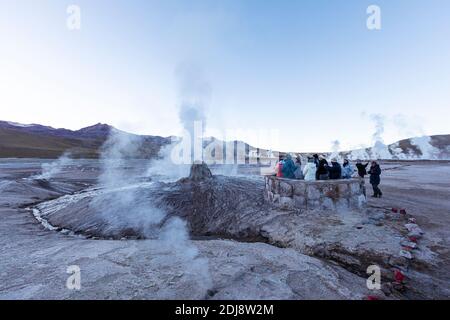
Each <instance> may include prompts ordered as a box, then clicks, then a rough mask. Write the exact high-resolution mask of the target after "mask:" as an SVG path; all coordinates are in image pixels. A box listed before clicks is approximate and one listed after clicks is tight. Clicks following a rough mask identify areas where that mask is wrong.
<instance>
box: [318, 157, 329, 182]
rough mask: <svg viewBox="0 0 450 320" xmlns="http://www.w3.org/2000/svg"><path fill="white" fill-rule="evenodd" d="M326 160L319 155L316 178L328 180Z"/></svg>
mask: <svg viewBox="0 0 450 320" xmlns="http://www.w3.org/2000/svg"><path fill="white" fill-rule="evenodd" d="M328 168H329V166H328V161H327V159H325V157H324V156H320V157H319V167H318V168H317V173H316V176H317V177H318V179H317V180H329V179H330V176H329V172H328Z"/></svg>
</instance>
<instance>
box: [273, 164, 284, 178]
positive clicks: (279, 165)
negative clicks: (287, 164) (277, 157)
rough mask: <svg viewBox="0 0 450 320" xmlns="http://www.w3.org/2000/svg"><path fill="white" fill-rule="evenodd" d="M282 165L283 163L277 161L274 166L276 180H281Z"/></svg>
mask: <svg viewBox="0 0 450 320" xmlns="http://www.w3.org/2000/svg"><path fill="white" fill-rule="evenodd" d="M283 163H284V161H278V163H277V164H276V165H275V173H276V175H277V177H278V178H283Z"/></svg>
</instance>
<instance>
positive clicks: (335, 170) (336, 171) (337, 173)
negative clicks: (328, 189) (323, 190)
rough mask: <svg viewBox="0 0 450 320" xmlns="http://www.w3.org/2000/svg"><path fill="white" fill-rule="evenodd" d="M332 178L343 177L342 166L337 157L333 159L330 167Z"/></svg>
mask: <svg viewBox="0 0 450 320" xmlns="http://www.w3.org/2000/svg"><path fill="white" fill-rule="evenodd" d="M328 171H329V173H330V179H331V180H338V179H341V178H342V168H341V165H340V164H339V163H338V162H337V160H336V159H332V160H331V167H329V168H328Z"/></svg>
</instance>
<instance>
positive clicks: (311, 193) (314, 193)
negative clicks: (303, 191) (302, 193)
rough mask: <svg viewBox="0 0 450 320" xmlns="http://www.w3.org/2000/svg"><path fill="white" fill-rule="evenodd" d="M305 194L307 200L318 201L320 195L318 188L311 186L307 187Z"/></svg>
mask: <svg viewBox="0 0 450 320" xmlns="http://www.w3.org/2000/svg"><path fill="white" fill-rule="evenodd" d="M307 194H308V200H319V199H320V195H321V192H320V189H319V186H317V185H312V184H310V185H308V190H307Z"/></svg>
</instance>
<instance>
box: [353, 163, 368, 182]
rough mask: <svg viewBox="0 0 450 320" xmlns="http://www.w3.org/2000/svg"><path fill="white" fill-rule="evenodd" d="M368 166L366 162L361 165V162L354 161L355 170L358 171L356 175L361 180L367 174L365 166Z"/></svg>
mask: <svg viewBox="0 0 450 320" xmlns="http://www.w3.org/2000/svg"><path fill="white" fill-rule="evenodd" d="M368 165H369V163H368V162H367V163H366V164H362V162H361V160H357V161H356V168H357V169H358V175H359V176H360V177H361V178H364V177H365V175H366V174H367V166H368Z"/></svg>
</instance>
